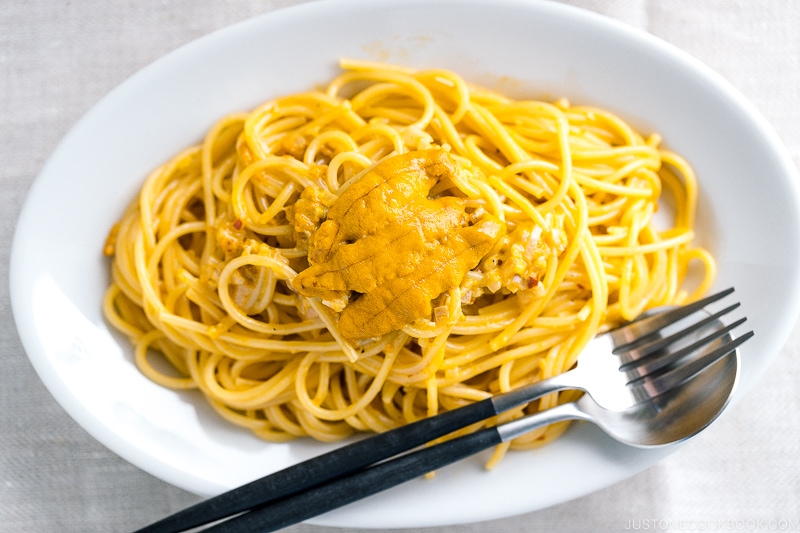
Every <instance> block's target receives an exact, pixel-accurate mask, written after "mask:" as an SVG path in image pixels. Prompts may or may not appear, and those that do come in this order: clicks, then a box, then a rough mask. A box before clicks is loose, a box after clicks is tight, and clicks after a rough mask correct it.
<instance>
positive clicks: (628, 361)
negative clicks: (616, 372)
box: [613, 302, 741, 370]
mask: <svg viewBox="0 0 800 533" xmlns="http://www.w3.org/2000/svg"><path fill="white" fill-rule="evenodd" d="M740 305H741V304H740V303H738V302H737V303H735V304H733V305H731V306H728V307H726V308H725V309H723V310H721V311H717V312H716V313H714V314H713V315H709V316H707V317H706V318H704V319H702V320H699V321H698V322H695V323H694V324H692V325H691V326H687V327H685V328H683V329H681V330H680V331H677V332H675V333H673V334H672V335H668V336H666V337H661V338H657V339H655V340H652V341H650V342H646V343H644V344H642V342H634V343H631V344H628V345H627V346H628V348H627V349H626V348H625V347H624V346H623V347H619V348H615V349H614V350H613V353H615V354H617V355H620V359H621V360H622V365H621V366H620V370H625V369H626V368H627V367H630V366H631V365H634V364H639V363H640V362H642V360H643V359H646V358H648V356H650V355H653V354H655V353H656V352H658V351H660V350H663V349H664V348H666V347H667V346H670V345H672V344H674V343H675V342H677V341H679V340H681V339H683V338H685V337H687V336H688V335H689V334H691V333H694V332H695V331H698V330H700V329H702V328H703V327H705V326H707V325H708V324H712V323H714V322H716V321H717V319H719V318H721V317H723V316H725V315H727V314H728V313H730V312H731V311H733V310H734V309H736V308H738V307H739V306H740ZM644 340H646V339H643V340H642V341H644ZM632 345H634V346H633V347H631V346H632Z"/></svg>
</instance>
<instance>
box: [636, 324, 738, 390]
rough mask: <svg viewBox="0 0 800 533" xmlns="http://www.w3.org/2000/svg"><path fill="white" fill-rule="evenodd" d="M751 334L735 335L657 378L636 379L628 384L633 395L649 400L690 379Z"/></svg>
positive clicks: (732, 349)
mask: <svg viewBox="0 0 800 533" xmlns="http://www.w3.org/2000/svg"><path fill="white" fill-rule="evenodd" d="M752 336H753V332H752V331H748V332H747V333H745V334H744V335H741V336H739V337H736V338H735V339H733V340H731V341H730V342H726V343H725V344H723V345H722V346H719V347H717V348H715V349H714V350H712V351H710V352H708V353H707V354H705V355H703V356H702V357H700V358H698V359H696V360H694V361H692V362H691V363H687V364H685V365H681V366H678V367H676V368H674V369H673V370H670V371H668V372H666V373H664V374H662V375H660V376H659V377H657V378H651V377H650V376H645V377H643V378H639V379H636V380H634V381H632V382H630V383H629V384H628V385H629V387H631V391H632V393H633V395H634V397H636V398H639V399H640V400H641V401H645V400H650V399H652V398H655V397H657V396H660V395H661V394H663V393H665V392H667V391H669V390H672V389H674V388H675V387H677V386H679V385H681V384H683V383H685V382H686V381H688V380H690V379H692V378H693V377H695V376H696V375H697V374H699V373H701V372H702V371H704V370H705V369H707V368H708V367H709V366H711V365H712V364H714V363H715V362H717V361H719V360H720V359H722V358H723V357H725V356H726V355H728V354H729V353H731V352H733V351H734V350H735V349H736V348H738V347H739V346H741V345H742V344H743V343H744V342H745V341H746V340H747V339H749V338H750V337H752Z"/></svg>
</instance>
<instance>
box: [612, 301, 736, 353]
mask: <svg viewBox="0 0 800 533" xmlns="http://www.w3.org/2000/svg"><path fill="white" fill-rule="evenodd" d="M733 290H734V289H733V287H731V288H729V289H725V290H723V291H720V292H718V293H715V294H712V295H710V296H706V297H705V298H703V299H701V300H697V301H696V302H693V303H690V304H687V305H684V306H681V307H677V308H675V309H672V310H670V311H666V312H663V313H658V314H655V315H651V316H649V317H645V318H642V319H639V320H634V321H633V322H631V323H630V324H627V325H625V326H621V327H619V328H617V329H615V330H612V331H610V332H609V334H610V335H611V337H612V339H613V340H614V345H615V346H616V349H615V350H614V351H615V353H616V352H617V351H618V350H619V351H621V350H629V349H631V348H635V347H636V346H640V345H641V344H643V343H644V342H646V341H647V340H648V338H649V336H650V335H653V334H655V333H658V332H659V331H660V330H662V329H664V328H665V327H667V326H669V325H670V324H673V323H675V322H677V321H678V320H681V319H683V318H686V317H687V316H689V315H691V314H694V313H696V312H697V311H699V310H701V309H702V308H704V307H705V306H707V305H709V304H710V303H713V302H716V301H717V300H720V299H722V298H724V297H725V296H727V295H729V294H731V293H732V292H733Z"/></svg>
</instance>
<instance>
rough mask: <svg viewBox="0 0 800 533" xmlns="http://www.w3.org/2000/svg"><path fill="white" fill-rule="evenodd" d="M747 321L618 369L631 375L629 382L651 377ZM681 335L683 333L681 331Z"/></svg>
mask: <svg viewBox="0 0 800 533" xmlns="http://www.w3.org/2000/svg"><path fill="white" fill-rule="evenodd" d="M746 321H747V318H740V319H739V320H737V321H736V322H733V323H732V324H729V325H727V326H725V327H723V328H720V329H717V330H715V331H713V332H712V333H710V334H709V335H706V336H705V337H703V338H702V339H699V340H697V341H695V342H694V343H692V344H690V345H689V346H685V347H683V348H681V349H679V350H675V351H674V352H672V351H670V352H665V353H662V354H660V355H657V356H655V357H649V358H647V360H645V361H641V360H639V361H637V363H641V364H635V365H634V364H628V365H623V366H622V367H620V370H622V371H624V372H628V374H629V375H633V376H635V377H633V378H631V381H635V380H637V379H641V378H643V377H645V376H653V375H654V373H655V372H656V371H658V370H661V369H662V368H665V367H667V366H669V365H671V364H673V363H678V362H679V361H681V360H682V359H683V358H684V357H686V356H688V355H689V354H691V353H694V352H696V351H697V350H699V349H700V348H702V347H703V346H705V345H707V344H710V343H711V342H713V341H715V340H717V339H719V338H721V337H724V336H725V335H727V334H728V333H730V332H731V331H733V330H734V329H735V328H737V327H739V326H741V325H742V324H744V323H745V322H746ZM681 333H683V331H681Z"/></svg>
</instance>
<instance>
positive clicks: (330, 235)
mask: <svg viewBox="0 0 800 533" xmlns="http://www.w3.org/2000/svg"><path fill="white" fill-rule="evenodd" d="M456 165H457V163H456V162H455V161H454V160H453V159H452V158H451V157H450V156H449V155H448V154H447V152H445V151H444V150H441V149H435V150H427V151H417V152H409V153H406V154H402V155H397V156H393V157H390V158H388V159H386V160H385V161H382V162H381V163H379V164H377V165H376V166H375V167H373V168H372V169H371V170H370V171H368V172H367V173H365V175H364V176H363V177H362V178H360V179H359V180H358V181H356V182H354V183H353V184H352V185H351V186H350V187H349V188H347V189H346V190H345V192H343V193H342V195H341V196H340V197H339V198H338V199H337V200H336V201H335V202H334V203H333V205H332V206H331V207H330V209H329V210H328V213H327V219H326V220H325V221H324V222H323V223H322V224H321V225H320V227H319V229H318V230H317V231H316V233H314V235H313V236H312V238H311V242H310V243H309V250H308V259H309V263H310V266H309V268H307V269H306V270H304V271H302V272H301V273H299V274H298V275H297V277H296V278H295V279H294V281H293V286H294V288H295V289H296V290H297V291H298V292H299V293H300V294H302V295H304V296H308V297H317V298H320V299H321V300H322V301H323V302H324V303H326V305H328V306H329V307H332V308H333V309H335V310H337V311H341V314H340V316H339V322H338V325H339V331H340V333H341V334H342V336H343V337H344V338H346V339H349V340H356V339H365V338H371V337H377V336H380V335H383V334H386V333H389V332H391V331H395V330H397V329H401V328H403V327H404V326H406V325H409V324H411V323H412V322H414V321H415V320H417V319H420V318H430V317H431V312H432V304H431V301H432V300H434V299H435V298H437V297H438V296H439V295H441V294H442V293H444V292H446V291H448V290H450V289H453V288H455V287H458V286H459V285H460V284H461V282H462V280H463V278H464V276H465V275H466V273H467V272H468V271H470V270H471V269H473V268H475V267H476V266H477V265H478V263H480V261H481V259H482V258H483V257H484V256H485V255H486V254H487V253H488V252H489V251H490V250H492V248H493V247H494V245H495V244H496V243H497V241H498V240H499V239H500V238H501V237H502V236H503V235H504V234H505V232H506V227H505V224H504V223H503V222H502V221H501V220H499V219H498V218H496V217H495V216H493V215H491V214H489V213H485V214H482V215H481V216H480V217H478V218H477V219H474V217H472V216H471V215H470V213H468V212H467V211H466V202H465V200H464V199H463V198H459V197H455V196H442V197H438V198H429V197H428V193H429V191H430V190H431V188H432V187H433V186H434V185H436V184H437V183H438V182H440V181H441V180H446V179H449V178H450V177H452V176H453V174H454V173H455V172H457V167H456Z"/></svg>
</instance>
